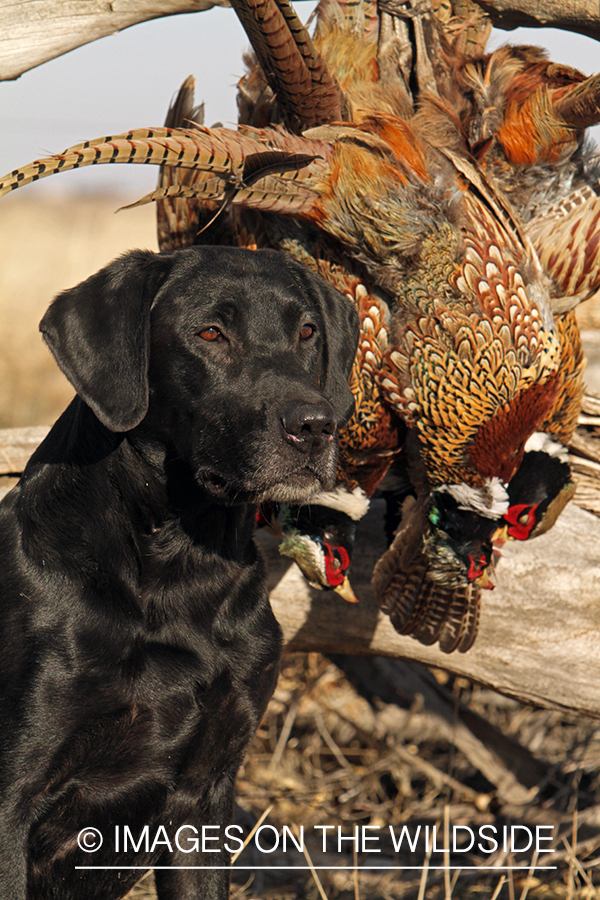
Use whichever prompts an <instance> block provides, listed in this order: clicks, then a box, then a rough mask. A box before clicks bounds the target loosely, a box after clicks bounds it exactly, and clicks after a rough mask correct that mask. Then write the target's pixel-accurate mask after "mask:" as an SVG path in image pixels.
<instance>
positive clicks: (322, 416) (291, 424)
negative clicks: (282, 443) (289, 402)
mask: <svg viewBox="0 0 600 900" xmlns="http://www.w3.org/2000/svg"><path fill="white" fill-rule="evenodd" d="M281 425H282V427H283V432H284V435H285V438H286V440H287V441H289V442H290V444H293V445H294V447H297V449H298V450H301V451H303V452H304V453H310V451H311V450H313V449H320V447H321V446H325V445H326V444H328V443H329V442H330V441H332V440H333V435H334V434H335V429H336V427H337V421H336V418H335V415H334V414H333V410H332V409H331V406H330V405H329V403H327V402H326V401H324V402H323V403H319V404H315V403H300V404H298V405H295V406H290V407H289V408H288V409H286V411H285V412H284V414H283V415H282V417H281Z"/></svg>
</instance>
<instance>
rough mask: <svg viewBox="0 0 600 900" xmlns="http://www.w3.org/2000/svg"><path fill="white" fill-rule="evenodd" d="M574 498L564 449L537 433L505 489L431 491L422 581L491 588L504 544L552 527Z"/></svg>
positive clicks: (495, 484)
mask: <svg viewBox="0 0 600 900" xmlns="http://www.w3.org/2000/svg"><path fill="white" fill-rule="evenodd" d="M574 493H575V484H574V482H573V480H572V478H571V469H570V466H569V462H568V453H567V450H566V448H565V447H564V446H563V445H562V444H559V443H558V442H556V441H554V440H552V438H551V437H550V436H549V435H547V434H543V433H541V432H536V433H535V434H534V435H532V437H531V438H530V439H529V440H528V441H527V443H526V444H525V448H524V454H523V460H522V462H521V464H520V466H519V468H518V470H517V472H516V473H515V475H514V477H513V478H511V480H510V482H509V483H508V484H507V485H503V484H502V483H501V482H500V481H499V480H498V479H491V480H489V481H488V483H487V484H486V485H485V486H484V487H482V488H476V489H474V488H472V487H469V486H468V485H466V484H462V485H444V486H442V487H441V488H437V489H435V490H433V491H432V493H431V497H430V500H429V509H428V528H429V530H428V532H427V533H426V535H425V536H424V540H423V549H424V552H425V554H426V555H427V557H428V559H429V569H428V577H429V578H431V580H433V581H436V582H438V583H439V584H443V585H445V586H447V587H465V586H466V585H467V584H469V583H475V584H476V585H478V586H479V587H493V582H492V578H491V576H492V572H493V569H494V566H495V563H496V562H497V559H498V556H499V552H498V551H499V549H500V547H502V545H503V544H504V543H505V542H506V541H507V540H519V541H525V540H528V539H529V538H532V537H537V536H538V535H540V534H544V532H546V531H547V530H548V529H549V528H551V527H552V525H553V524H554V522H555V521H556V519H557V518H558V516H559V515H560V513H561V512H562V510H563V509H564V507H565V505H566V504H567V503H568V501H569V500H570V499H571V497H572V496H573V494H574Z"/></svg>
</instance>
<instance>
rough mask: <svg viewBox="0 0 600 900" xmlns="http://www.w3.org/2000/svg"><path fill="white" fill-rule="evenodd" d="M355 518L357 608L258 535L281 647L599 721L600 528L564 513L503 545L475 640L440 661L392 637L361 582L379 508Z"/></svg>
mask: <svg viewBox="0 0 600 900" xmlns="http://www.w3.org/2000/svg"><path fill="white" fill-rule="evenodd" d="M372 507H373V508H372V510H371V512H370V513H369V515H368V516H367V517H366V518H365V519H364V520H363V522H362V523H361V527H360V532H359V535H358V537H357V547H358V548H359V552H357V553H356V555H355V559H354V561H353V571H352V579H353V586H354V590H355V592H356V594H357V596H358V597H359V598H360V601H361V602H360V603H359V604H355V605H350V604H347V603H346V602H345V601H344V600H342V599H341V598H339V597H338V596H337V595H336V594H330V593H322V592H319V591H315V590H312V589H311V588H310V587H309V586H308V585H307V583H306V581H305V579H304V578H303V576H302V575H301V573H300V571H299V570H298V569H297V567H296V566H295V565H294V564H291V565H290V564H289V560H286V559H283V558H282V557H280V556H279V554H278V552H277V547H276V542H275V540H274V539H272V538H269V537H268V536H262V537H261V542H262V544H263V547H264V549H265V551H266V554H267V558H268V562H269V571H270V588H271V602H272V605H273V609H274V611H275V615H276V616H277V618H278V619H279V621H280V623H281V626H282V628H283V632H284V637H285V641H286V643H287V645H288V647H289V648H290V649H295V650H318V651H321V652H323V653H325V654H330V653H348V654H355V655H359V656H360V655H377V656H389V657H401V658H404V659H412V660H417V661H418V662H421V663H425V664H428V665H433V666H437V667H439V668H443V669H446V670H448V671H451V672H454V673H456V674H459V675H464V676H465V677H467V678H471V679H473V680H474V681H477V682H480V683H481V684H486V685H489V686H490V687H492V688H495V689H496V690H498V691H500V692H502V693H504V694H507V695H509V696H512V697H516V698H517V699H519V700H521V701H523V702H526V703H534V704H539V705H541V706H548V707H555V708H559V709H565V710H575V711H578V712H584V713H588V714H590V715H593V716H600V521H599V520H598V519H597V518H596V517H595V516H593V515H591V514H590V513H587V512H585V511H584V510H582V509H579V508H578V507H576V506H574V505H572V504H571V505H570V506H569V507H567V509H566V510H565V511H564V513H563V514H562V516H561V517H560V519H559V520H558V522H557V523H556V525H555V526H554V528H552V529H551V530H550V531H549V532H548V533H547V534H545V535H542V536H541V537H539V538H535V539H534V540H531V541H529V542H527V543H518V542H514V543H510V544H508V545H506V547H505V559H504V560H502V561H501V563H500V565H499V566H498V586H497V588H496V589H495V590H494V591H486V592H485V596H484V598H483V610H482V616H481V626H480V632H479V637H478V638H477V641H476V643H475V646H474V647H473V648H472V649H471V650H470V651H469V652H468V653H465V654H460V653H453V654H451V655H446V654H444V653H442V652H441V651H440V650H439V648H437V647H425V646H423V645H422V644H419V643H418V642H417V641H415V640H414V639H413V638H410V637H403V636H401V635H399V634H397V632H396V631H395V630H394V628H393V627H392V625H391V623H390V620H389V619H388V617H387V616H385V615H382V614H381V613H380V612H379V610H378V609H377V606H376V604H375V601H374V599H373V596H372V592H371V588H370V584H369V580H370V573H371V572H372V569H373V565H374V563H375V560H376V559H377V558H378V556H379V555H380V554H381V553H382V552H383V549H384V546H385V543H384V536H383V527H382V518H383V510H382V504H381V502H380V501H375V502H374V503H373V504H372Z"/></svg>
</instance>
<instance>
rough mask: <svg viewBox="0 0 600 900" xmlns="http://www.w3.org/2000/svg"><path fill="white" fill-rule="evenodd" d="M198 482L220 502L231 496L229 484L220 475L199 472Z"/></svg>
mask: <svg viewBox="0 0 600 900" xmlns="http://www.w3.org/2000/svg"><path fill="white" fill-rule="evenodd" d="M198 481H199V482H200V484H201V486H202V487H203V488H204V490H205V491H207V492H208V493H209V494H210V495H211V497H215V498H216V499H218V500H225V499H226V498H227V496H228V494H229V491H228V487H227V482H226V481H225V479H224V478H221V476H220V475H216V474H215V473H214V472H199V473H198Z"/></svg>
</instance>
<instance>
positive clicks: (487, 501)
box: [435, 478, 509, 519]
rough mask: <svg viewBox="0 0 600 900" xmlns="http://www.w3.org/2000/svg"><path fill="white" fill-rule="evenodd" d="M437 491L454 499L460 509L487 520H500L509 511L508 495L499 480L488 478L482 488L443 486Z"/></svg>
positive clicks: (456, 485) (462, 485)
mask: <svg viewBox="0 0 600 900" xmlns="http://www.w3.org/2000/svg"><path fill="white" fill-rule="evenodd" d="M435 490H436V491H437V492H438V493H440V494H450V496H451V497H454V499H455V500H456V502H457V503H458V508H459V509H466V510H470V511H471V512H475V513H478V514H479V515H480V516H484V517H485V518H486V519H500V518H501V517H502V516H503V515H504V514H505V513H506V512H507V511H508V506H509V502H508V493H507V491H506V487H505V485H504V484H503V483H502V481H500V479H499V478H486V480H485V484H484V485H482V486H481V487H471V486H470V485H468V484H443V485H442V486H441V487H438V488H436V489H435Z"/></svg>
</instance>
